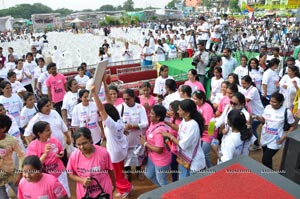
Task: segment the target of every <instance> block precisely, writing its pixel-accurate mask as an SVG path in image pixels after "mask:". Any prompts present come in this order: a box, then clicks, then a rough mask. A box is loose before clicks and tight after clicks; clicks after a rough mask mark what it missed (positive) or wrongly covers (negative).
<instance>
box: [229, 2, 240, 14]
mask: <svg viewBox="0 0 300 199" xmlns="http://www.w3.org/2000/svg"><path fill="white" fill-rule="evenodd" d="M238 2H239V0H230V1H229V8H230V11H231V12H241V8H240V7H239V6H238Z"/></svg>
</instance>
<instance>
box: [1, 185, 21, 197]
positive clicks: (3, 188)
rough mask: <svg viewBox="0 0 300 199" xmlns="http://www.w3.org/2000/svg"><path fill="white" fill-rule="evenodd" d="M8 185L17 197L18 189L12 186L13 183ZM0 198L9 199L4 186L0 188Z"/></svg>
mask: <svg viewBox="0 0 300 199" xmlns="http://www.w3.org/2000/svg"><path fill="white" fill-rule="evenodd" d="M8 185H9V186H10V188H11V189H12V190H13V191H14V192H15V194H16V195H18V187H17V186H15V185H14V182H9V183H8ZM0 198H1V199H9V197H8V194H7V192H6V187H5V186H0Z"/></svg>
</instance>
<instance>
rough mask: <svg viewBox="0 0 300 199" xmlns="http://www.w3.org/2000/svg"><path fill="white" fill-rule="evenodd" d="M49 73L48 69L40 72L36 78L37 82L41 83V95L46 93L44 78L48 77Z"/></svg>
mask: <svg viewBox="0 0 300 199" xmlns="http://www.w3.org/2000/svg"><path fill="white" fill-rule="evenodd" d="M49 75H50V74H49V73H48V71H46V72H44V73H42V74H41V76H40V77H39V78H38V82H39V83H41V85H42V93H43V95H48V87H47V85H46V80H47V79H48V77H49Z"/></svg>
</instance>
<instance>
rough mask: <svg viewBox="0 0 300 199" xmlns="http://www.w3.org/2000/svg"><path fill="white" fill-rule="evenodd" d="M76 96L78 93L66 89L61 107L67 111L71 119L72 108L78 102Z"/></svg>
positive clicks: (77, 96)
mask: <svg viewBox="0 0 300 199" xmlns="http://www.w3.org/2000/svg"><path fill="white" fill-rule="evenodd" d="M78 98H79V95H78V93H72V92H71V91H68V92H67V93H66V94H65V96H64V99H63V104H62V107H61V109H62V110H64V109H65V110H66V111H67V118H68V119H72V113H73V109H74V107H75V106H76V105H77V104H78Z"/></svg>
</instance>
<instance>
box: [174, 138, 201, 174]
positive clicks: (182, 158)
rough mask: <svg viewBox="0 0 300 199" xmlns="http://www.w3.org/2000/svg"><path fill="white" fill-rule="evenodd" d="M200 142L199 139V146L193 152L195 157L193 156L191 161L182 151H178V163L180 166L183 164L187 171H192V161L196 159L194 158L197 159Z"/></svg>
mask: <svg viewBox="0 0 300 199" xmlns="http://www.w3.org/2000/svg"><path fill="white" fill-rule="evenodd" d="M199 142H200V138H199V139H198V142H197V145H196V147H195V148H194V152H193V155H192V158H191V159H190V158H189V157H187V156H186V155H185V154H184V153H183V152H182V150H181V149H180V150H179V151H178V154H177V158H176V161H177V162H178V164H181V165H182V166H183V167H184V168H186V169H190V168H191V164H192V161H193V159H194V157H195V155H196V153H197V150H198V147H199Z"/></svg>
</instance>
